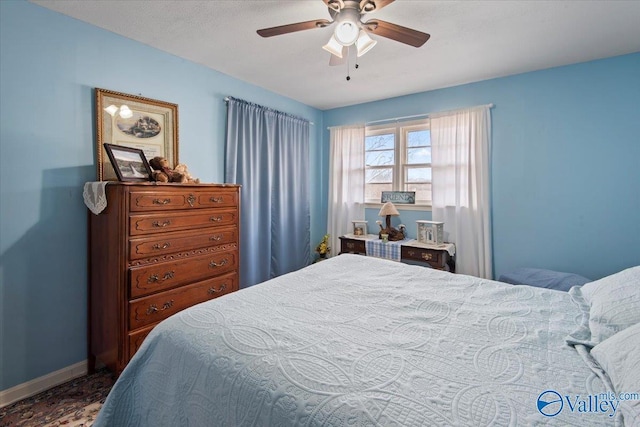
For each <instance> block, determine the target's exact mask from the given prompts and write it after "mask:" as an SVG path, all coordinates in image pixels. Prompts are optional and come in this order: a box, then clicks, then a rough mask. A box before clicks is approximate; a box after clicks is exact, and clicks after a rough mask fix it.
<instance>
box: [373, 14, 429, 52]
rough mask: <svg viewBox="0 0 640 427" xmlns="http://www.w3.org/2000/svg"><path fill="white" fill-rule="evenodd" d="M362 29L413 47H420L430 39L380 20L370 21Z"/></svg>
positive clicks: (418, 32) (419, 33)
mask: <svg viewBox="0 0 640 427" xmlns="http://www.w3.org/2000/svg"><path fill="white" fill-rule="evenodd" d="M363 25H364V27H365V28H366V29H367V30H368V31H371V32H372V33H373V34H375V35H378V36H382V37H386V38H388V39H391V40H395V41H397V42H400V43H404V44H408V45H411V46H414V47H420V46H422V45H423V44H425V43H426V42H427V40H429V37H431V36H430V35H429V34H427V33H423V32H422V31H418V30H412V29H411V28H407V27H403V26H401V25H397V24H392V23H391V22H387V21H382V20H380V19H372V20H369V21H367V22H365V23H364V24H363Z"/></svg>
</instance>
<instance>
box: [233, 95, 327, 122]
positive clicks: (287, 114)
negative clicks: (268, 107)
mask: <svg viewBox="0 0 640 427" xmlns="http://www.w3.org/2000/svg"><path fill="white" fill-rule="evenodd" d="M229 100H230V97H228V96H225V97H224V102H229ZM245 102H246V101H245ZM285 114H287V115H289V116H291V117H295V116H293V115H292V114H289V113H285ZM298 118H300V119H302V120H306V121H307V122H309V124H310V125H312V126H313V125H315V123H313V122H312V121H311V120H307V119H305V118H304V117H298Z"/></svg>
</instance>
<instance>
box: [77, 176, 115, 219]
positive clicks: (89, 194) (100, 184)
mask: <svg viewBox="0 0 640 427" xmlns="http://www.w3.org/2000/svg"><path fill="white" fill-rule="evenodd" d="M108 183H109V181H96V182H85V184H84V190H83V191H82V198H83V199H84V204H85V205H87V207H88V208H89V210H90V211H91V212H93V213H94V214H96V215H98V214H99V213H100V212H102V211H103V210H104V208H106V207H107V195H106V194H105V188H106V187H107V184H108Z"/></svg>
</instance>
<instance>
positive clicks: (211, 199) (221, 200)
mask: <svg viewBox="0 0 640 427" xmlns="http://www.w3.org/2000/svg"><path fill="white" fill-rule="evenodd" d="M209 201H210V202H213V203H222V202H223V201H224V197H222V196H220V197H212V198H210V199H209Z"/></svg>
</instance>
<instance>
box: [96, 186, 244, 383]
mask: <svg viewBox="0 0 640 427" xmlns="http://www.w3.org/2000/svg"><path fill="white" fill-rule="evenodd" d="M106 194H107V207H106V209H105V210H104V211H103V212H102V213H100V214H99V215H93V214H91V213H90V214H89V247H90V257H89V280H90V282H89V330H88V334H89V337H88V339H89V342H88V344H89V371H90V372H91V371H93V370H94V369H95V365H96V360H98V361H100V362H102V363H104V364H105V365H106V366H107V367H108V368H109V369H111V370H112V371H114V372H116V373H117V374H120V372H122V370H123V369H124V367H125V366H126V365H127V363H128V362H129V360H130V359H131V357H132V356H133V355H134V353H135V352H136V351H137V349H138V348H139V347H140V345H141V344H142V341H143V340H144V338H145V337H146V336H147V334H149V332H150V331H151V329H153V327H154V326H155V325H157V324H158V322H160V321H161V320H163V319H166V318H167V317H169V316H171V315H172V314H175V313H177V312H179V311H181V310H184V309H185V308H187V307H190V306H192V305H194V304H197V303H200V302H203V301H206V300H209V299H212V298H216V297H219V296H221V295H224V294H227V293H229V292H233V291H236V290H238V287H239V278H238V271H239V270H238V265H239V241H240V240H239V234H240V228H239V221H240V186H238V185H213V184H211V185H209V184H157V183H125V182H119V183H110V184H108V185H107V186H106Z"/></svg>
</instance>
